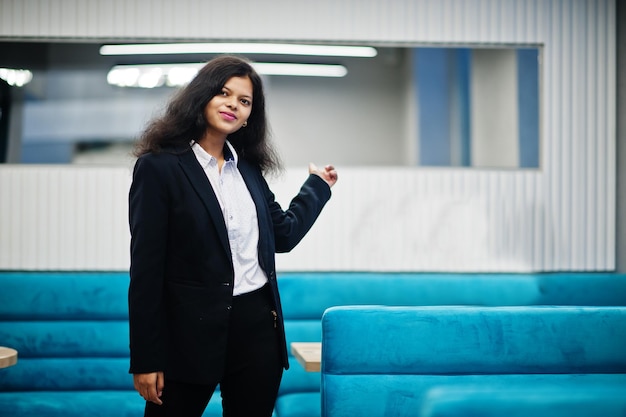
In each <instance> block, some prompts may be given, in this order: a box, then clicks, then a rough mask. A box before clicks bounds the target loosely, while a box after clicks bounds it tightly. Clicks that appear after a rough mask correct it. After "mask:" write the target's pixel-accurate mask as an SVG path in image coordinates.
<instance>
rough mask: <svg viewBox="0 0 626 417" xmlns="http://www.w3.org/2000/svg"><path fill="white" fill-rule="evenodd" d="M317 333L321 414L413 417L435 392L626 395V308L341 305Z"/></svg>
mask: <svg viewBox="0 0 626 417" xmlns="http://www.w3.org/2000/svg"><path fill="white" fill-rule="evenodd" d="M322 329H323V330H322V331H323V333H322V346H323V350H322V415H323V416H327V417H341V416H354V415H368V416H370V417H376V416H387V415H397V416H404V415H407V416H408V415H419V414H418V411H419V410H421V409H422V408H423V407H424V403H425V398H426V397H427V395H428V393H429V392H430V390H432V389H434V388H438V387H459V388H462V387H467V386H481V387H492V388H494V389H496V388H497V389H504V388H506V389H509V390H515V389H529V388H531V387H543V388H548V389H552V390H561V391H560V392H563V390H564V391H567V390H570V389H579V390H586V389H589V388H594V389H599V388H605V389H606V391H605V394H603V395H608V396H609V397H610V396H611V395H613V396H614V395H615V392H618V391H621V392H622V393H626V354H624V352H626V307H623V306H622V307H569V306H568V307H565V306H517V307H510V306H509V307H480V306H434V307H432V306H431V307H387V306H344V307H334V308H330V309H328V310H327V311H326V312H325V314H324V316H323V318H322ZM607 393H608V394H607ZM611 398H612V397H611ZM617 398H621V396H620V397H617ZM470 415H471V414H470Z"/></svg>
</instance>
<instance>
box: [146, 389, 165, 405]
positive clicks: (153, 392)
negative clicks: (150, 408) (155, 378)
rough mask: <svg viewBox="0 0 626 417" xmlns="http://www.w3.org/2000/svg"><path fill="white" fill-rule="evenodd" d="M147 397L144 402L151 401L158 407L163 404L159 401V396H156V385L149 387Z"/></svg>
mask: <svg viewBox="0 0 626 417" xmlns="http://www.w3.org/2000/svg"><path fill="white" fill-rule="evenodd" d="M147 395H148V398H146V400H148V401H151V402H153V403H155V404H158V405H161V404H163V401H161V399H160V398H159V395H157V389H156V385H153V386H152V387H150V389H149V390H148V394H147Z"/></svg>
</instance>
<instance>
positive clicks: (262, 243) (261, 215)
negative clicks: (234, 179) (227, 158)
mask: <svg viewBox="0 0 626 417" xmlns="http://www.w3.org/2000/svg"><path fill="white" fill-rule="evenodd" d="M237 168H238V169H239V173H241V176H242V177H243V180H244V182H245V183H246V187H248V191H250V196H251V197H252V200H253V201H254V205H255V206H256V213H257V219H258V223H259V251H260V252H261V254H260V255H261V256H260V259H259V261H261V263H262V265H263V263H264V258H265V257H266V256H268V255H269V254H268V253H266V251H267V250H268V249H269V248H270V247H273V245H270V243H269V242H268V241H267V236H268V233H269V232H270V230H271V227H272V225H271V222H272V220H271V217H270V214H269V211H268V209H267V202H266V201H265V195H264V194H263V191H264V190H263V187H262V186H261V184H259V180H258V176H259V175H260V174H258V173H257V171H256V170H255V168H253V167H252V165H250V164H249V163H248V162H246V161H244V160H242V159H239V163H238V164H237ZM264 255H265V256H264ZM266 272H267V271H266Z"/></svg>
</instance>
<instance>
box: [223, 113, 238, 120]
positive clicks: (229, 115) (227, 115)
mask: <svg viewBox="0 0 626 417" xmlns="http://www.w3.org/2000/svg"><path fill="white" fill-rule="evenodd" d="M220 115H221V116H222V119H224V120H228V121H229V122H232V121H233V120H237V117H236V116H235V115H234V114H232V113H229V112H226V111H222V112H220Z"/></svg>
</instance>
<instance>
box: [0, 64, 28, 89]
mask: <svg viewBox="0 0 626 417" xmlns="http://www.w3.org/2000/svg"><path fill="white" fill-rule="evenodd" d="M0 79H2V80H4V81H6V82H7V84H9V85H10V86H16V87H22V86H23V85H26V84H28V83H29V82H30V81H31V80H32V79H33V73H32V72H30V71H29V70H23V69H11V68H0Z"/></svg>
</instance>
